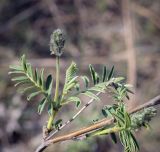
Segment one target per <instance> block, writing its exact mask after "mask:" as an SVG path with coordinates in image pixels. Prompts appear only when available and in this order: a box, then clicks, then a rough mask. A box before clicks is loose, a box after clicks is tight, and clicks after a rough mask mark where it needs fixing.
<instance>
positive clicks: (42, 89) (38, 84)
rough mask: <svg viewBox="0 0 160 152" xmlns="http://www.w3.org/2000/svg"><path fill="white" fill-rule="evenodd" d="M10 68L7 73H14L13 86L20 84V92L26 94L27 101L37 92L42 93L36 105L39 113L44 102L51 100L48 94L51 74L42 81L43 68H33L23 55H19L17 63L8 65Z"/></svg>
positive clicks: (37, 93) (50, 85)
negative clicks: (18, 62)
mask: <svg viewBox="0 0 160 152" xmlns="http://www.w3.org/2000/svg"><path fill="white" fill-rule="evenodd" d="M10 69H11V71H10V72H9V74H13V75H15V77H13V78H12V81H14V82H15V86H22V87H21V93H27V94H28V96H27V100H28V101H30V100H31V99H32V98H34V97H36V96H37V95H39V94H42V95H43V98H42V99H41V100H40V103H39V105H38V113H39V114H41V113H42V111H43V109H44V107H45V104H46V103H47V102H48V103H49V102H51V101H50V99H49V98H50V97H49V96H50V95H51V90H52V83H53V81H52V76H51V75H49V76H48V77H47V80H46V81H44V69H41V70H40V71H38V70H37V69H35V70H34V69H33V68H32V66H31V64H30V63H28V62H27V61H26V57H25V55H23V56H22V57H21V59H20V64H19V65H16V66H15V65H14V66H10Z"/></svg>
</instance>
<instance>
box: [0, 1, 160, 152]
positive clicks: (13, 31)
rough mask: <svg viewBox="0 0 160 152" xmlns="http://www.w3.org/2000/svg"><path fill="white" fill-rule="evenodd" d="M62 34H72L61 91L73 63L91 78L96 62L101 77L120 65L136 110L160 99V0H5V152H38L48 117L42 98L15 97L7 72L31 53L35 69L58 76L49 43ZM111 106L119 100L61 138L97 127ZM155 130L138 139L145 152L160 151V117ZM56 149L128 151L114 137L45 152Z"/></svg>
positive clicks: (1, 98) (95, 109)
mask: <svg viewBox="0 0 160 152" xmlns="http://www.w3.org/2000/svg"><path fill="white" fill-rule="evenodd" d="M56 28H61V29H63V30H64V31H65V33H66V36H67V40H66V45H65V49H64V54H63V56H62V59H61V72H62V74H61V86H62V85H63V81H64V76H63V75H64V72H65V69H66V67H67V66H68V65H69V64H70V63H71V61H72V60H74V61H75V62H77V64H78V66H79V68H80V72H79V73H80V74H83V73H86V72H87V70H88V64H89V63H91V64H93V65H95V67H96V69H97V70H99V71H100V70H101V68H100V65H102V64H105V65H107V67H108V68H111V67H112V65H115V71H116V72H115V75H121V76H125V77H126V81H127V82H128V83H131V84H132V85H133V86H134V88H135V89H134V91H135V95H134V96H131V101H128V102H127V104H128V107H130V108H133V107H135V106H136V105H139V104H142V103H144V102H147V101H148V100H149V99H151V98H153V97H154V96H156V95H158V94H159V93H160V1H159V0H154V1H151V0H138V1H137V0H90V1H89V0H0V152H28V151H34V149H35V148H36V147H37V146H38V145H39V144H40V142H41V139H42V135H41V132H42V129H41V128H42V126H43V124H44V123H45V122H46V121H47V114H46V113H42V116H39V115H38V114H37V113H36V111H37V107H36V106H37V105H38V103H37V101H36V99H35V100H32V103H27V101H26V96H24V95H22V94H20V93H18V92H17V91H16V90H17V89H16V88H14V86H13V85H14V84H13V83H12V82H11V81H10V76H8V71H9V68H8V67H9V65H10V64H16V63H17V61H18V59H19V57H20V56H21V55H22V54H24V53H25V54H26V56H27V58H29V59H30V60H29V61H30V62H31V63H32V65H33V66H34V67H38V68H46V70H45V71H46V75H47V74H48V73H53V74H54V72H53V71H55V58H54V57H53V56H52V57H51V56H50V52H49V40H50V34H51V33H52V32H53V30H55V29H56ZM37 100H38V98H37ZM83 101H84V103H85V102H87V101H86V100H85V99H84V100H83ZM110 103H112V98H111V97H108V96H106V95H103V96H102V103H101V104H100V105H97V104H96V103H94V104H93V105H92V106H90V107H89V108H88V109H86V110H85V112H84V113H83V115H82V116H80V117H79V118H78V120H76V121H74V122H73V123H72V124H71V125H70V126H68V127H66V129H64V131H62V133H60V134H64V133H65V134H66V133H68V132H70V131H74V130H77V129H78V128H80V127H82V126H86V125H89V124H91V123H92V120H96V119H97V118H98V116H99V114H100V113H101V111H100V108H102V106H103V105H104V104H110ZM73 109H74V105H71V106H69V107H68V106H67V107H65V108H64V109H63V110H62V112H61V113H60V115H59V117H61V118H62V119H63V120H65V119H67V118H70V117H71V116H72V115H73V114H74V113H75V112H76V111H74V110H73ZM83 116H85V118H84V117H83ZM151 127H152V129H151V130H150V131H148V130H145V129H142V130H141V131H140V132H138V133H137V134H136V137H137V139H138V141H139V143H140V148H141V152H159V149H160V144H159V143H160V129H159V128H160V118H159V117H158V116H157V117H156V118H155V119H153V120H152V123H151ZM51 151H57V152H122V151H123V148H122V146H121V145H120V144H116V145H114V144H113V143H112V141H111V139H110V138H109V137H99V138H94V139H87V140H84V141H78V142H75V141H67V142H63V143H57V144H54V145H53V146H51V147H49V148H48V149H47V150H46V152H51Z"/></svg>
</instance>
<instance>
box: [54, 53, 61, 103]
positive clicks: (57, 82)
mask: <svg viewBox="0 0 160 152" xmlns="http://www.w3.org/2000/svg"><path fill="white" fill-rule="evenodd" d="M59 74H60V66H59V56H56V89H55V95H54V101H55V102H57V100H58V96H59Z"/></svg>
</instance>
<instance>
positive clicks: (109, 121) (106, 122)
mask: <svg viewBox="0 0 160 152" xmlns="http://www.w3.org/2000/svg"><path fill="white" fill-rule="evenodd" d="M159 104H160V95H158V96H157V97H155V98H153V99H151V100H150V101H148V102H147V103H144V104H142V105H140V106H138V107H136V108H134V109H132V110H130V111H129V113H130V114H133V113H136V112H137V111H140V110H142V109H144V108H147V107H152V106H156V105H159ZM113 122H114V119H103V120H101V121H100V122H98V123H96V124H93V125H91V126H89V127H86V128H82V129H80V130H78V131H75V132H72V133H69V134H66V135H63V136H59V137H56V138H53V139H50V140H46V141H44V142H43V143H42V144H41V145H40V146H39V147H38V148H37V150H36V151H35V152H42V151H43V150H44V149H45V148H47V147H48V146H49V145H50V144H53V143H57V142H62V141H66V140H72V139H74V138H76V137H79V136H81V135H84V134H86V133H89V132H92V131H94V130H97V129H101V128H102V127H104V126H107V125H111V124H113Z"/></svg>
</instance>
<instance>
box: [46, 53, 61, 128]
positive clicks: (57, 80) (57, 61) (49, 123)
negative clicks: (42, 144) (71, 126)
mask: <svg viewBox="0 0 160 152" xmlns="http://www.w3.org/2000/svg"><path fill="white" fill-rule="evenodd" d="M59 75H60V65H59V56H56V89H55V95H54V99H53V102H58V96H59ZM56 114H57V111H54V110H53V115H51V116H50V117H49V120H48V124H47V129H48V130H49V131H51V130H52V124H53V121H54V118H55V116H56Z"/></svg>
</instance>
